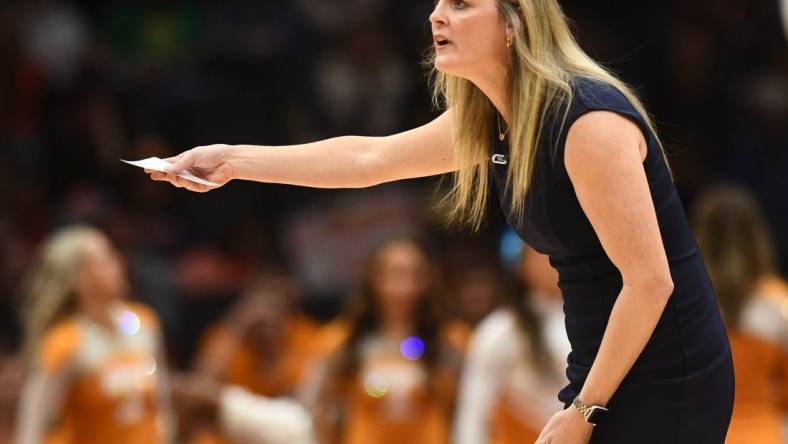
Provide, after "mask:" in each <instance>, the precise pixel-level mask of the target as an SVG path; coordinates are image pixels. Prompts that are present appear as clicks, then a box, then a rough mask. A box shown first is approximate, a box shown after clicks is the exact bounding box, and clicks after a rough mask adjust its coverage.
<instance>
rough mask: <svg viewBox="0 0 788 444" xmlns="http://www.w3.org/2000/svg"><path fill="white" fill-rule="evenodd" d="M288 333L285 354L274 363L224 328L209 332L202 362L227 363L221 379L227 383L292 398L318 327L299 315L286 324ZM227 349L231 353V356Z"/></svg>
mask: <svg viewBox="0 0 788 444" xmlns="http://www.w3.org/2000/svg"><path fill="white" fill-rule="evenodd" d="M285 330H286V331H285V334H284V339H283V340H284V344H282V355H281V356H280V357H279V358H278V359H277V361H276V362H275V363H273V364H272V363H271V359H270V358H269V359H267V358H266V357H265V356H263V355H262V354H261V353H259V352H258V351H257V350H255V348H254V346H253V345H252V344H249V343H246V342H243V341H240V342H239V341H238V339H236V338H235V337H234V336H233V335H232V334H230V333H228V332H227V331H226V330H225V329H224V328H222V327H221V326H216V327H212V328H211V329H210V330H209V331H208V332H207V333H206V335H205V339H204V340H203V345H202V346H201V350H200V353H199V354H200V358H199V360H200V361H204V360H211V359H213V360H223V361H225V362H226V363H227V365H226V366H225V367H224V368H223V370H222V372H221V373H220V374H219V375H218V378H219V379H220V380H221V381H223V382H226V383H228V384H233V385H238V386H240V387H244V388H246V389H248V390H250V391H252V392H254V393H257V394H260V395H264V396H284V395H291V394H292V393H293V392H294V391H295V389H296V388H297V386H298V384H299V382H300V381H301V377H302V376H303V374H304V371H305V368H306V366H307V362H308V360H309V359H310V356H311V350H312V347H313V345H312V342H311V341H312V340H313V337H314V333H315V332H316V331H317V326H316V325H315V324H314V322H312V321H311V320H309V319H307V318H305V317H301V316H297V317H293V318H292V319H290V320H288V321H287V325H286V327H285ZM227 350H232V352H231V353H230V355H229V356H228V355H227Z"/></svg>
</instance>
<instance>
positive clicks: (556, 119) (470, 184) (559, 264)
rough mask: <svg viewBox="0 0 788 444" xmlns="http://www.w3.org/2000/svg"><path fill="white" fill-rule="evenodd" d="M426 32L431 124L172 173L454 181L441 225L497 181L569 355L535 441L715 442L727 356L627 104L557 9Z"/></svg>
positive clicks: (708, 293) (474, 15)
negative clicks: (548, 275) (561, 321)
mask: <svg viewBox="0 0 788 444" xmlns="http://www.w3.org/2000/svg"><path fill="white" fill-rule="evenodd" d="M430 23H431V25H432V32H433V36H434V41H435V47H434V48H435V51H434V54H433V57H432V59H431V61H432V63H433V65H434V69H435V70H436V76H435V93H436V94H435V95H436V97H437V98H439V99H440V100H442V102H443V104H444V105H445V106H446V111H445V112H444V113H443V114H441V115H440V116H439V117H438V118H436V119H435V120H434V121H432V122H430V123H428V124H426V125H424V126H422V127H419V128H416V129H413V130H411V131H407V132H404V133H401V134H396V135H392V136H389V137H382V138H372V137H340V138H335V139H329V140H323V141H319V142H314V143H311V144H306V145H298V146H289V147H265V148H261V147H255V146H227V145H211V146H204V147H198V148H195V149H192V150H189V151H187V152H185V153H182V154H181V155H179V156H176V157H174V158H172V159H170V160H171V161H173V162H174V163H175V165H174V169H173V171H174V172H178V171H180V170H183V169H190V170H193V172H195V173H197V174H199V175H201V176H203V177H204V178H206V179H208V180H210V181H213V182H216V183H219V184H222V185H223V184H225V183H227V182H229V181H230V180H233V179H243V180H253V181H258V182H274V183H287V184H294V185H303V186H311V187H324V188H344V187H366V186H371V185H374V184H378V183H382V182H387V181H393V180H399V179H407V178H412V177H421V176H429V175H435V174H441V173H446V172H453V173H454V179H455V181H454V187H453V188H452V190H451V193H450V194H449V195H448V197H447V198H448V200H449V203H450V204H451V205H450V208H451V209H452V211H450V212H449V218H450V219H451V220H453V221H464V222H467V223H468V224H469V225H470V226H472V227H478V226H479V225H480V223H481V222H482V220H483V218H484V216H485V214H486V213H485V209H486V207H487V204H488V202H487V195H488V194H487V190H488V188H489V187H494V190H495V191H496V192H497V193H498V195H499V198H500V202H501V205H502V208H503V210H504V212H505V214H506V215H507V217H508V220H509V222H510V224H511V225H512V226H513V227H514V228H515V229H516V230H517V232H518V233H519V234H520V235H521V236H522V237H523V239H524V240H525V241H526V242H528V243H529V244H530V245H531V246H533V247H534V248H535V249H536V250H537V251H539V252H541V253H544V254H547V255H549V256H550V260H551V264H552V265H553V266H554V267H555V268H556V269H557V270H558V273H559V286H560V288H561V290H562V296H563V298H564V309H565V313H566V326H567V334H568V338H569V341H570V343H571V345H572V352H571V353H570V354H569V356H568V357H567V363H568V368H567V370H566V371H567V376H568V378H569V384H568V385H567V386H566V387H564V388H563V389H562V390H561V391H560V393H559V394H558V397H559V399H560V401H562V402H563V403H564V406H565V409H564V410H561V411H559V412H556V413H555V414H554V415H553V416H552V417H551V418H550V420H549V421H548V422H547V424H546V425H545V427H544V428H543V430H542V431H541V434H540V436H539V439H538V440H537V442H538V443H541V444H543V443H552V444H563V443H573V444H574V443H586V442H589V441H590V442H592V443H606V444H608V443H632V442H638V443H660V444H664V443H693V444H696V443H709V444H712V443H714V444H718V443H721V442H723V441H724V438H725V435H726V432H727V428H728V423H729V421H730V416H731V409H732V403H733V371H732V364H731V355H730V347H729V344H728V339H727V336H726V333H725V328H724V326H723V323H722V321H721V317H720V313H719V310H718V308H717V305H716V303H715V295H714V291H713V289H712V286H711V284H710V282H709V278H708V275H707V273H706V270H705V268H704V264H703V260H702V258H701V256H700V253H699V252H698V249H697V246H696V242H695V239H694V238H693V236H692V233H691V230H690V228H689V224H688V223H687V218H686V215H685V214H684V211H683V209H682V205H681V202H680V200H679V198H678V194H677V192H676V188H675V186H674V184H673V181H672V177H671V174H670V169H669V166H668V163H667V160H666V158H665V156H664V153H663V150H662V147H661V145H660V142H659V139H658V137H657V135H656V132H655V131H654V128H653V125H652V123H651V121H650V119H649V118H648V115H647V113H646V112H645V110H644V108H643V106H642V105H641V103H640V102H639V101H638V99H637V98H636V97H635V95H634V94H633V93H632V92H631V91H630V89H629V88H628V87H627V86H626V85H624V84H623V83H622V82H621V81H620V80H618V79H617V78H616V77H614V76H613V75H611V74H610V73H609V72H607V71H606V70H605V69H603V68H602V67H600V66H599V65H598V64H597V63H596V62H594V61H593V60H592V59H591V58H590V57H588V56H587V55H586V54H585V53H584V52H583V50H582V49H581V48H580V47H579V46H578V44H577V43H576V42H575V40H574V38H573V37H572V35H571V32H570V30H569V27H568V25H567V21H566V18H565V16H564V15H563V12H562V10H561V8H560V6H559V4H558V2H557V0H468V1H462V0H439V1H437V3H436V6H435V9H434V11H433V13H432V14H431V15H430ZM149 173H150V174H151V176H152V178H153V179H155V180H166V181H169V182H170V183H172V184H173V185H175V186H178V187H184V188H187V189H189V190H192V191H200V192H204V191H208V190H209V188H207V187H204V186H202V185H197V184H194V183H191V182H187V181H185V180H183V179H181V178H179V177H177V176H175V175H174V174H168V173H158V172H152V171H149ZM592 424H598V425H597V427H594V426H593V425H592Z"/></svg>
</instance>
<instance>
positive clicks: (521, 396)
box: [453, 246, 571, 444]
mask: <svg viewBox="0 0 788 444" xmlns="http://www.w3.org/2000/svg"><path fill="white" fill-rule="evenodd" d="M520 273H521V274H520V277H521V278H522V279H523V283H524V284H525V288H526V293H525V294H523V295H519V296H516V295H515V294H514V292H513V290H512V289H511V288H507V287H506V286H505V285H501V284H500V283H501V282H505V277H504V276H502V275H500V274H499V275H495V274H492V275H493V276H495V281H494V282H497V283H499V284H498V285H497V288H498V289H499V290H498V291H500V294H499V295H498V296H499V297H500V298H501V299H502V300H503V301H505V304H504V306H503V307H501V308H499V309H497V310H495V311H494V312H492V313H491V314H490V315H489V316H487V317H486V318H484V320H483V321H482V322H481V323H480V324H479V326H478V327H477V328H476V330H475V331H474V333H473V337H472V339H471V344H470V346H469V348H468V355H467V362H466V364H465V368H464V370H463V374H462V381H461V384H460V393H459V404H458V410H457V416H456V420H455V423H454V424H455V425H454V441H453V442H455V443H458V444H486V443H496V444H509V443H519V442H533V441H536V439H537V438H538V437H539V433H540V432H541V430H542V427H544V425H545V424H546V423H547V420H548V419H550V417H551V416H552V415H553V414H554V413H555V412H558V411H560V410H562V409H563V403H561V402H560V401H558V399H557V398H556V396H555V394H556V393H557V392H558V391H560V390H561V388H563V386H564V385H566V383H567V381H566V377H565V376H564V375H563V372H564V367H565V357H566V355H567V354H568V353H569V351H570V349H571V347H570V346H569V342H568V340H567V338H566V332H565V329H564V327H563V311H562V301H561V293H560V290H559V289H558V286H557V280H558V276H557V274H556V272H555V270H554V269H552V267H551V266H550V264H549V262H548V258H547V257H546V256H544V255H541V254H538V253H536V252H535V251H534V250H533V249H531V248H530V247H528V246H524V248H523V255H522V262H521V271H520Z"/></svg>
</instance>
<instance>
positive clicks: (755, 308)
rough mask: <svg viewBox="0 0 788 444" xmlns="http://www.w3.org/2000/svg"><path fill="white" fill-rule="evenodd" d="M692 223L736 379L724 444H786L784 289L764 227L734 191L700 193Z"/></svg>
mask: <svg viewBox="0 0 788 444" xmlns="http://www.w3.org/2000/svg"><path fill="white" fill-rule="evenodd" d="M692 219H693V220H692V222H693V227H694V228H695V234H696V236H697V238H698V245H699V246H700V249H701V251H702V252H703V257H704V258H705V260H706V266H707V267H708V269H709V275H710V276H711V281H712V283H713V284H714V289H715V291H716V293H717V297H718V299H719V302H720V308H721V310H722V314H723V319H724V320H725V324H726V326H727V327H728V332H729V334H730V341H731V349H732V350H733V365H734V368H735V370H736V373H737V374H738V375H741V377H739V378H736V402H735V403H734V404H733V419H732V420H731V426H730V433H728V439H727V440H726V441H725V443H726V444H748V443H756V442H757V443H758V444H779V443H784V442H788V434H786V433H785V431H783V430H782V428H783V426H788V310H787V309H788V283H786V282H785V281H784V280H783V279H782V278H781V277H780V276H779V275H778V274H777V254H776V252H775V250H774V244H773V243H772V240H771V235H770V233H769V228H768V227H767V224H766V220H765V218H764V216H763V214H762V213H761V209H760V207H759V206H758V203H757V202H756V201H755V199H754V198H753V196H752V195H750V194H749V192H748V191H747V190H745V189H743V188H741V187H738V186H735V185H720V186H717V187H715V188H712V189H709V190H707V191H706V192H704V193H703V194H702V195H701V196H699V197H698V199H697V201H696V202H695V205H694V208H693V214H692ZM787 431H788V430H787Z"/></svg>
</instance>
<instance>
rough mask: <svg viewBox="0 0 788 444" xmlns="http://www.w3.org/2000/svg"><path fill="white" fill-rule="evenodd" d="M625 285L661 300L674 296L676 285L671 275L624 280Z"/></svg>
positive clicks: (655, 275)
mask: <svg viewBox="0 0 788 444" xmlns="http://www.w3.org/2000/svg"><path fill="white" fill-rule="evenodd" d="M624 285H625V286H628V287H630V288H635V289H638V290H639V292H641V293H643V294H648V295H652V296H654V297H657V298H659V299H665V300H667V299H669V298H670V297H671V295H673V290H674V289H675V284H674V283H673V278H672V277H671V276H670V274H669V273H668V274H654V275H650V276H646V277H641V278H639V279H626V278H625V279H624Z"/></svg>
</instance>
